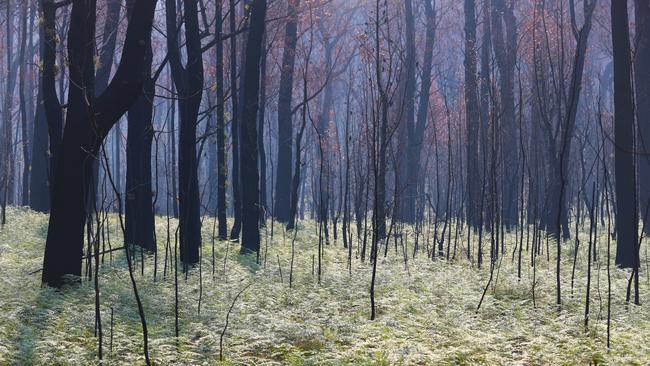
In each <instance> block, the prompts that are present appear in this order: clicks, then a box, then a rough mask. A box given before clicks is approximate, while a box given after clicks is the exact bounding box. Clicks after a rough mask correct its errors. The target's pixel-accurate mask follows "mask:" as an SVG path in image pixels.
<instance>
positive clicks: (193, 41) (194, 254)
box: [166, 0, 203, 264]
mask: <svg viewBox="0 0 650 366" xmlns="http://www.w3.org/2000/svg"><path fill="white" fill-rule="evenodd" d="M166 4H167V48H168V55H169V65H170V66H171V71H172V78H173V80H174V85H175V86H176V90H177V91H178V108H179V111H180V122H179V142H178V180H179V184H178V188H179V195H178V200H179V221H180V254H181V261H182V262H183V263H185V264H193V263H197V262H198V261H199V248H200V247H201V217H200V202H199V182H198V174H197V169H198V164H197V156H196V125H197V119H198V113H199V107H200V105H201V97H202V95H203V60H202V52H201V39H200V34H199V17H198V8H197V1H196V0H185V1H184V2H183V5H184V8H183V13H184V15H185V22H184V23H185V49H186V52H187V65H186V66H183V64H182V61H181V52H180V48H179V42H178V36H177V24H176V2H175V0H167V1H166Z"/></svg>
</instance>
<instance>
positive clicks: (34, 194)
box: [29, 85, 50, 212]
mask: <svg viewBox="0 0 650 366" xmlns="http://www.w3.org/2000/svg"><path fill="white" fill-rule="evenodd" d="M42 90H43V89H42V88H41V86H40V85H39V87H38V94H37V96H36V114H35V116H34V124H33V126H34V127H33V132H34V135H33V137H32V152H31V158H32V161H31V163H32V164H31V165H32V171H31V173H32V174H31V177H30V180H29V186H30V187H29V192H30V200H29V206H30V208H31V209H32V210H34V211H38V212H48V211H49V210H50V192H49V187H48V186H49V183H48V182H49V178H48V165H49V164H48V156H47V155H48V146H47V145H48V138H47V120H46V119H45V107H44V105H43V91H42Z"/></svg>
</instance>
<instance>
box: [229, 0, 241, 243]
mask: <svg viewBox="0 0 650 366" xmlns="http://www.w3.org/2000/svg"><path fill="white" fill-rule="evenodd" d="M235 13H236V7H235V1H234V0H230V14H229V22H230V33H232V34H233V35H234V34H235V31H236V26H235ZM230 100H231V102H232V110H231V115H232V120H231V123H230V131H231V133H230V136H231V138H232V196H233V197H232V200H233V211H234V214H235V222H234V223H233V226H232V229H231V230H230V239H233V240H234V239H239V232H240V231H241V209H242V207H241V186H240V183H239V182H240V177H241V175H240V173H241V172H240V169H239V162H240V161H239V142H240V141H239V123H240V118H239V92H238V88H237V37H235V36H233V37H231V38H230Z"/></svg>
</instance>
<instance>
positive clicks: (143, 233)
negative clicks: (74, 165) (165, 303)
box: [125, 0, 156, 251]
mask: <svg viewBox="0 0 650 366" xmlns="http://www.w3.org/2000/svg"><path fill="white" fill-rule="evenodd" d="M133 1H134V0H127V6H128V10H129V13H130V12H131V11H132V9H133ZM131 16H132V14H129V18H130V17H131ZM145 43H146V45H145V48H146V50H145V57H146V60H145V66H144V69H143V70H142V73H143V75H142V79H143V81H144V84H143V86H142V94H141V95H140V96H139V97H138V99H137V100H136V101H135V103H134V104H133V105H132V106H131V108H129V112H128V122H129V124H128V135H127V140H126V191H125V192H126V201H125V231H126V243H127V244H135V245H139V246H141V247H142V248H145V249H147V250H150V251H156V245H155V240H154V212H153V204H152V199H153V192H152V190H151V181H152V179H151V144H152V142H153V98H154V88H155V85H154V81H153V79H152V78H151V63H152V60H153V53H152V50H151V38H147V39H146V40H145Z"/></svg>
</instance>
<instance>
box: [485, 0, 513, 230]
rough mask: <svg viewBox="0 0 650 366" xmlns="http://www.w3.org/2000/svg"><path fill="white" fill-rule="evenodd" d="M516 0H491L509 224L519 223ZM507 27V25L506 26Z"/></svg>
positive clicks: (504, 216) (504, 211)
mask: <svg viewBox="0 0 650 366" xmlns="http://www.w3.org/2000/svg"><path fill="white" fill-rule="evenodd" d="M516 3H517V2H516V1H514V0H492V17H491V21H492V30H491V31H492V41H493V43H492V46H493V47H494V55H495V59H496V64H497V67H498V69H499V91H500V103H501V104H500V108H501V111H500V113H499V116H500V117H499V122H500V125H501V128H500V133H501V134H502V146H503V147H502V155H503V162H502V166H503V167H508V168H504V169H503V186H502V189H503V196H502V197H503V199H502V200H503V207H502V219H503V222H504V223H505V225H506V226H508V227H512V226H513V225H516V224H517V212H518V211H517V208H518V204H517V187H518V184H517V182H518V179H519V178H518V177H519V171H518V167H519V149H518V148H517V124H516V121H515V94H514V93H515V89H514V86H515V65H516V62H517V19H516V18H515V11H514V7H515V4H516ZM504 28H505V29H504Z"/></svg>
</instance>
